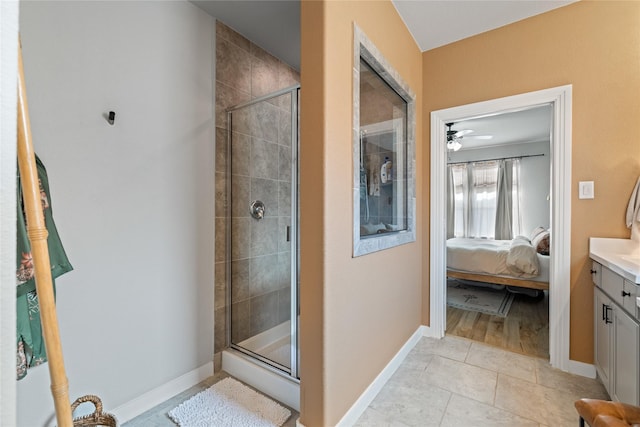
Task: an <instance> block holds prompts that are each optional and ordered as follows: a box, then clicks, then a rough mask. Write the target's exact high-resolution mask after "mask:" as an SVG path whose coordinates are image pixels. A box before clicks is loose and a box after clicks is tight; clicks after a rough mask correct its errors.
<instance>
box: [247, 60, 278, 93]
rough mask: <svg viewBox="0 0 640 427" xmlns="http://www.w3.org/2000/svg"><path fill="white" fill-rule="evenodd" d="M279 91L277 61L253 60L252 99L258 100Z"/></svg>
mask: <svg viewBox="0 0 640 427" xmlns="http://www.w3.org/2000/svg"><path fill="white" fill-rule="evenodd" d="M278 89H279V87H278V62H277V60H275V61H273V60H269V61H263V60H261V59H259V58H256V57H253V58H252V59H251V97H252V98H258V97H260V96H264V95H268V94H270V93H273V92H275V91H277V90H278Z"/></svg>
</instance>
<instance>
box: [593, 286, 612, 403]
mask: <svg viewBox="0 0 640 427" xmlns="http://www.w3.org/2000/svg"><path fill="white" fill-rule="evenodd" d="M593 301H594V309H595V310H594V321H595V323H594V333H595V337H594V338H595V349H594V350H595V354H594V362H595V365H596V370H597V371H598V375H599V376H600V380H602V383H603V384H604V386H605V388H606V389H607V391H608V392H609V395H611V378H612V377H611V359H612V358H611V355H612V351H611V350H612V345H611V339H612V334H611V325H612V323H611V322H612V321H613V311H612V304H611V300H610V299H609V298H608V297H607V296H606V295H605V294H604V293H603V292H602V291H601V290H600V289H598V288H594V298H593Z"/></svg>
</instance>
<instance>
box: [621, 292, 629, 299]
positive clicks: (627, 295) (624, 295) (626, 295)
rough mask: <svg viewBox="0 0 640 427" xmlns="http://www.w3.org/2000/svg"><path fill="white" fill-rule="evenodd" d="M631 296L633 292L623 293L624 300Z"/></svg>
mask: <svg viewBox="0 0 640 427" xmlns="http://www.w3.org/2000/svg"><path fill="white" fill-rule="evenodd" d="M629 296H631V292H625V291H622V297H623V298H624V297H629Z"/></svg>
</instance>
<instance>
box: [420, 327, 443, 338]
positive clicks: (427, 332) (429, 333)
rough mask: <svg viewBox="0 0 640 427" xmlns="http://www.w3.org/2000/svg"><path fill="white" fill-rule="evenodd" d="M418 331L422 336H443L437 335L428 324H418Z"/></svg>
mask: <svg viewBox="0 0 640 427" xmlns="http://www.w3.org/2000/svg"><path fill="white" fill-rule="evenodd" d="M419 331H420V332H421V333H422V336H423V337H429V338H443V336H439V335H438V334H437V333H436V331H435V330H433V329H432V328H431V327H430V326H426V325H422V326H420V328H419Z"/></svg>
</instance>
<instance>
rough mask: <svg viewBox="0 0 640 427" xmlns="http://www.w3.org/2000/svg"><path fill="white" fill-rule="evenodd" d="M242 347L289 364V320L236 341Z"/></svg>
mask: <svg viewBox="0 0 640 427" xmlns="http://www.w3.org/2000/svg"><path fill="white" fill-rule="evenodd" d="M238 345H239V346H240V347H242V348H244V349H247V350H249V351H251V352H253V353H256V354H259V355H260V356H262V357H265V358H267V359H269V360H272V361H274V362H276V363H278V364H280V365H282V366H286V367H290V365H291V350H292V348H291V322H290V321H288V320H287V321H286V322H283V323H281V324H279V325H277V326H275V327H273V328H271V329H269V330H267V331H264V332H262V333H260V334H258V335H256V336H253V337H251V338H247V339H246V340H244V341H241V342H239V343H238Z"/></svg>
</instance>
